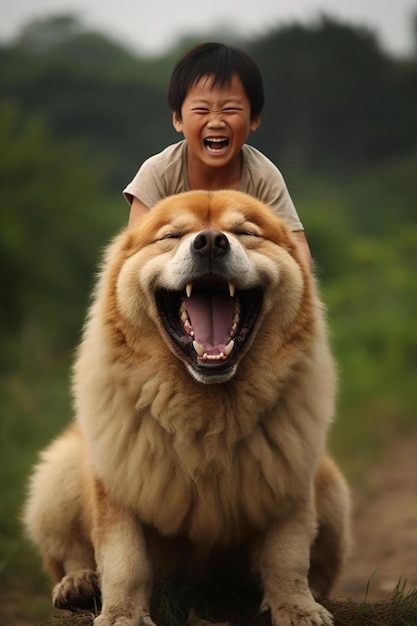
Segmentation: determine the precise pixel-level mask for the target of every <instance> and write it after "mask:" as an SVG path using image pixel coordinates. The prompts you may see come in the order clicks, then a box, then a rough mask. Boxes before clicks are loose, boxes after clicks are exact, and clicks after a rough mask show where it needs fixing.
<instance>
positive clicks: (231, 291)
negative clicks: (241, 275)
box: [229, 283, 236, 298]
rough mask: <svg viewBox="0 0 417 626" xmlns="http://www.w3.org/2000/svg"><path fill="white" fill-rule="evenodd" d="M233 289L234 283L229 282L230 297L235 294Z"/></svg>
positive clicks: (234, 288)
mask: <svg viewBox="0 0 417 626" xmlns="http://www.w3.org/2000/svg"><path fill="white" fill-rule="evenodd" d="M235 291H236V287H235V286H234V284H233V283H229V293H230V297H231V298H233V296H234V295H235Z"/></svg>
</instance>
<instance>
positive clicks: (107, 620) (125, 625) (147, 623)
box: [94, 613, 156, 626]
mask: <svg viewBox="0 0 417 626" xmlns="http://www.w3.org/2000/svg"><path fill="white" fill-rule="evenodd" d="M94 626H156V624H155V622H154V621H153V620H152V619H151V616H150V615H142V616H141V617H139V619H138V618H137V617H134V618H132V617H128V616H126V615H125V616H123V615H119V616H118V617H112V616H110V615H108V614H107V615H106V614H105V613H102V614H101V615H99V616H98V617H96V619H95V620H94Z"/></svg>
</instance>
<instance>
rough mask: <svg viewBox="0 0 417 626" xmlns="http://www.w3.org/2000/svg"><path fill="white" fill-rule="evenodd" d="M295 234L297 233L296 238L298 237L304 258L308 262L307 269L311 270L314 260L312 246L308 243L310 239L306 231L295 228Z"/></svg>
mask: <svg viewBox="0 0 417 626" xmlns="http://www.w3.org/2000/svg"><path fill="white" fill-rule="evenodd" d="M293 234H294V235H295V238H296V239H297V242H298V244H299V250H300V252H301V256H302V260H303V261H304V263H305V264H306V267H307V269H308V270H310V271H311V269H312V266H313V262H312V259H311V252H310V246H309V245H308V241H307V239H306V236H305V234H304V231H302V230H295V231H293Z"/></svg>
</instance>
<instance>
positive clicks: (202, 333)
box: [186, 290, 234, 354]
mask: <svg viewBox="0 0 417 626" xmlns="http://www.w3.org/2000/svg"><path fill="white" fill-rule="evenodd" d="M186 307H187V312H188V316H189V318H190V322H191V326H192V327H193V331H194V337H195V339H196V340H197V341H198V342H199V343H200V344H201V345H202V346H203V347H204V350H205V352H207V354H220V352H223V351H224V348H225V346H226V345H227V344H228V343H229V341H230V329H231V327H232V323H233V314H234V300H233V298H231V297H230V296H229V294H228V293H226V292H223V291H214V290H213V291H207V292H206V291H197V290H194V291H193V293H192V295H191V297H190V298H187V300H186Z"/></svg>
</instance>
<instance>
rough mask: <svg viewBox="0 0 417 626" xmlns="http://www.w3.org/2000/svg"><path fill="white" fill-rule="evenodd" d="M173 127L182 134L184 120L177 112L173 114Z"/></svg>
mask: <svg viewBox="0 0 417 626" xmlns="http://www.w3.org/2000/svg"><path fill="white" fill-rule="evenodd" d="M172 125H173V127H174V128H175V130H176V131H177V133H182V120H181V118H180V117H179V115H178V113H177V112H176V111H173V112H172Z"/></svg>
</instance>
